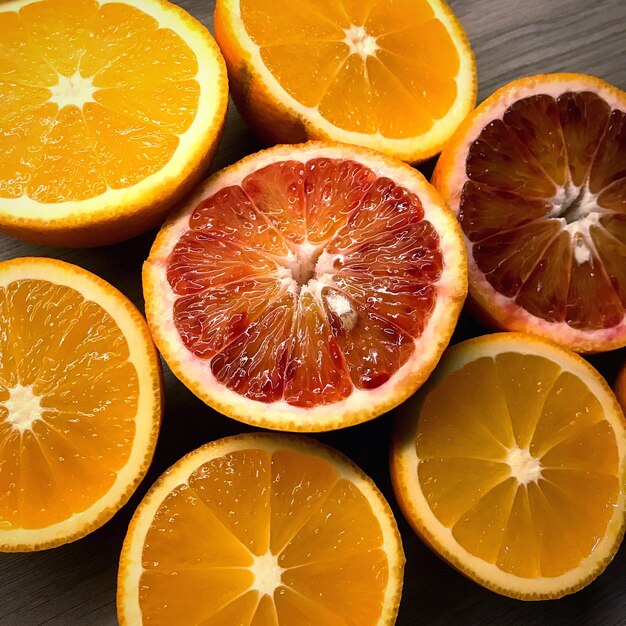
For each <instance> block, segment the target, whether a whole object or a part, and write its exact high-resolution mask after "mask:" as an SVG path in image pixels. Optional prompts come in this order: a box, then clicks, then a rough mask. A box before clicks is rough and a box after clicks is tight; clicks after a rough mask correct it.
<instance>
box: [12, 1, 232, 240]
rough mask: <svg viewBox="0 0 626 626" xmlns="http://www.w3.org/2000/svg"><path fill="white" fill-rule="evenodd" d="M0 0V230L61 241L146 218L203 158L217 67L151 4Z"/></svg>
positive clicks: (214, 122)
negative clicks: (0, 153) (1, 155)
mask: <svg viewBox="0 0 626 626" xmlns="http://www.w3.org/2000/svg"><path fill="white" fill-rule="evenodd" d="M136 4H137V3H134V2H128V1H124V0H121V1H120V2H97V1H96V0H13V1H11V2H4V3H2V6H0V151H1V152H2V153H3V159H2V163H1V164H0V228H1V229H3V230H6V231H7V232H8V233H10V234H13V235H15V236H18V237H23V238H26V239H29V240H33V241H37V242H42V243H46V244H53V245H60V246H92V245H100V244H104V243H112V242H114V241H121V240H123V239H127V238H129V237H132V236H134V235H137V234H139V233H141V232H143V231H145V230H147V229H149V228H151V227H154V226H157V225H158V224H159V223H160V222H161V221H162V220H163V217H164V215H165V213H166V211H167V209H168V208H169V207H170V206H171V205H172V203H173V202H174V201H176V200H177V199H179V198H180V197H181V196H182V195H183V194H184V193H185V192H186V191H187V190H188V189H189V188H190V187H191V185H193V183H195V182H196V181H197V180H198V178H199V177H200V176H201V175H202V174H203V173H204V171H205V169H206V168H207V167H208V164H209V162H210V159H211V158H212V156H213V153H214V152H215V149H216V147H217V141H218V138H219V135H220V132H221V128H222V124H223V121H224V117H225V115H226V105H227V100H228V88H227V79H226V68H225V65H224V61H223V59H222V57H221V54H220V52H219V49H218V47H217V45H216V43H215V42H214V41H213V39H212V37H211V35H210V34H209V33H208V31H207V30H206V29H205V28H204V26H202V24H200V23H199V22H197V21H196V20H195V19H193V18H192V17H191V16H190V15H189V14H187V13H186V12H185V11H183V10H182V9H180V8H179V7H177V6H175V5H173V4H170V3H169V2H165V1H164V0H145V1H144V2H141V3H140V7H139V6H136Z"/></svg>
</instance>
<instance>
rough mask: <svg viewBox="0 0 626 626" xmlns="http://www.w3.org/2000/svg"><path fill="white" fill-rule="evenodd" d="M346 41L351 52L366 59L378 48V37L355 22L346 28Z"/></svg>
mask: <svg viewBox="0 0 626 626" xmlns="http://www.w3.org/2000/svg"><path fill="white" fill-rule="evenodd" d="M345 34H346V36H345V39H344V42H345V43H346V45H347V46H348V49H349V50H350V54H358V55H359V56H360V57H361V58H363V59H365V58H367V57H368V56H370V55H371V56H374V55H375V54H376V50H378V44H377V43H376V37H372V35H369V34H368V33H367V31H366V30H365V28H364V27H363V26H356V25H355V24H353V25H352V26H350V27H349V28H346V30H345Z"/></svg>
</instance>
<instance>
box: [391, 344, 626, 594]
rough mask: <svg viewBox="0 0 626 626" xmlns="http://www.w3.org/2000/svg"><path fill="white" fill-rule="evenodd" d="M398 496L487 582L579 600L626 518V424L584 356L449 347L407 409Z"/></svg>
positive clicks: (454, 560) (425, 533)
mask: <svg viewBox="0 0 626 626" xmlns="http://www.w3.org/2000/svg"><path fill="white" fill-rule="evenodd" d="M391 469H392V478H393V484H394V490H395V492H396V496H397V497H398V501H399V503H400V505H401V508H402V510H403V512H404V514H405V516H406V517H407V519H408V521H409V523H410V524H411V525H412V527H413V528H414V530H415V531H416V532H417V533H418V534H419V535H420V536H421V537H422V538H423V539H424V540H425V541H426V542H427V543H428V544H429V545H430V546H431V547H432V548H433V549H434V550H435V551H436V552H437V553H439V555H440V556H442V557H443V558H444V559H445V560H446V561H448V562H449V563H450V564H451V565H453V566H454V567H456V568H457V569H458V570H460V571H461V572H463V573H464V574H466V575H467V576H469V577H470V578H472V579H474V580H475V581H476V582H478V583H480V584H481V585H483V586H485V587H487V588H489V589H492V590H493V591H497V592H498V593H501V594H503V595H507V596H511V597H516V598H520V599H524V600H539V599H549V598H559V597H561V596H563V595H566V594H569V593H573V592H575V591H578V590H579V589H580V588H582V587H584V586H585V585H587V584H589V583H590V582H591V581H592V580H594V579H595V578H596V577H597V576H599V575H600V574H601V573H602V571H603V570H604V568H605V567H606V566H607V565H608V563H609V562H610V561H611V559H612V558H613V556H614V555H615V553H616V552H617V549H618V548H619V545H620V543H621V541H622V537H623V534H624V527H625V523H626V508H625V506H626V420H625V419H624V414H623V413H622V411H621V410H620V407H619V405H618V403H617V401H616V399H615V396H614V395H613V393H612V392H611V390H610V389H609V387H608V386H607V384H606V382H605V381H604V379H603V378H602V377H601V376H600V374H599V373H598V372H597V371H596V370H595V369H594V368H593V367H592V366H591V365H589V363H587V362H586V361H584V360H583V359H582V358H581V357H579V356H578V355H576V354H574V353H572V352H570V351H566V350H563V349H562V348H559V347H558V346H556V345H554V344H552V343H548V342H547V341H545V340H543V339H539V338H535V337H532V336H530V335H522V334H518V333H499V334H495V335H485V336H483V337H479V338H476V339H471V340H469V341H465V342H463V343H462V344H459V345H457V346H454V347H452V348H450V349H449V350H448V351H447V352H446V354H444V356H443V357H442V359H441V362H440V364H439V366H438V367H437V369H436V370H435V373H434V374H433V376H432V377H431V378H430V379H429V381H428V383H427V384H426V385H424V387H422V389H421V390H420V391H419V392H418V393H417V394H416V395H415V396H414V398H413V399H412V400H411V401H410V402H408V403H407V404H406V405H405V406H404V407H403V413H402V415H401V417H400V419H399V421H398V423H397V425H396V432H395V434H394V441H393V445H392V451H391Z"/></svg>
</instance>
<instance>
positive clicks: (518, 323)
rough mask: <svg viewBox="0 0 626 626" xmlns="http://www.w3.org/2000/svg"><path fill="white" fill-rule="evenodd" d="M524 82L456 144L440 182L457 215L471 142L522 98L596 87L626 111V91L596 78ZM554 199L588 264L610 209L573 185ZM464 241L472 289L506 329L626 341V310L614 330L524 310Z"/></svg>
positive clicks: (579, 340)
mask: <svg viewBox="0 0 626 626" xmlns="http://www.w3.org/2000/svg"><path fill="white" fill-rule="evenodd" d="M523 80H524V81H525V82H524V84H519V85H516V86H515V87H511V88H509V89H507V90H506V92H503V93H502V95H501V97H499V99H498V100H497V101H495V100H494V101H493V102H491V103H490V106H487V107H485V108H482V109H481V107H479V109H477V111H478V113H477V114H473V115H474V117H473V119H472V125H471V127H470V128H469V129H468V131H467V132H466V134H465V135H464V136H463V139H462V141H461V142H460V143H459V144H458V146H455V148H456V149H455V151H454V160H453V161H452V160H450V162H447V163H446V168H445V173H443V174H442V176H441V177H440V180H439V182H438V183H437V186H438V188H439V189H440V191H441V192H442V194H443V195H444V198H445V199H446V201H447V203H448V206H449V207H450V208H451V209H452V211H453V212H454V214H455V215H457V216H458V215H459V212H460V202H461V194H462V190H463V186H464V184H465V182H466V181H467V175H466V170H465V163H466V160H467V155H468V152H469V149H470V147H471V145H472V144H473V142H474V141H475V140H476V139H477V138H478V136H479V135H480V134H481V132H482V131H483V129H484V128H485V126H486V125H487V124H488V123H489V122H491V121H492V120H497V119H502V118H503V116H504V113H505V111H506V110H507V109H508V108H509V107H510V106H511V105H512V104H514V103H515V102H517V101H518V100H521V99H523V98H526V97H529V96H532V95H536V94H546V95H548V96H551V97H553V98H555V99H556V98H558V97H559V96H560V95H562V94H563V93H564V92H566V91H575V92H580V91H591V92H595V93H596V94H597V95H599V96H600V97H601V98H603V99H604V100H605V101H606V102H607V104H608V105H609V107H610V108H611V109H612V110H613V109H617V110H620V111H626V95H625V94H624V93H623V92H622V91H620V90H619V89H617V88H615V87H613V86H611V85H609V84H608V83H602V82H601V83H598V82H597V80H596V79H594V78H593V77H586V76H584V75H574V77H573V78H572V75H568V74H563V75H559V74H555V75H552V76H550V77H549V79H546V77H545V76H540V77H538V78H537V79H536V80H532V79H523ZM440 160H441V159H440ZM581 191H582V199H581V202H580V204H579V206H578V208H577V209H576V211H575V212H574V214H573V215H572V216H571V217H570V219H571V218H572V217H573V218H574V219H573V221H571V222H570V223H569V224H568V223H567V220H566V219H564V218H563V217H560V215H561V213H562V212H563V210H564V209H566V208H567V207H568V206H569V205H570V204H571V202H572V201H573V200H574V199H575V198H576V197H577V196H578V194H579V193H580V192H581ZM549 201H550V202H551V203H552V205H553V208H552V211H551V212H550V214H549V216H548V217H549V218H551V219H556V220H558V221H559V222H560V225H561V231H560V232H567V233H568V234H569V235H570V237H571V240H572V243H573V251H574V259H575V260H576V262H578V263H579V264H582V263H584V262H585V261H587V260H588V259H589V258H590V256H591V252H595V247H594V243H593V240H592V239H591V236H590V234H589V230H590V227H592V226H595V225H598V224H599V221H598V220H599V218H600V217H601V216H602V215H604V214H606V213H607V212H609V211H607V210H606V209H604V208H603V207H601V206H599V205H598V204H597V203H596V196H595V195H594V194H592V193H591V192H590V191H589V190H588V188H586V187H585V188H584V189H582V190H581V189H580V188H577V187H575V186H574V185H572V184H571V183H570V184H569V185H568V186H567V187H558V188H557V192H556V194H555V195H554V197H553V198H551V199H549ZM464 239H465V244H466V248H467V250H468V269H469V278H470V293H471V294H472V295H473V297H474V298H475V299H476V300H477V302H478V303H479V304H480V305H481V307H482V308H484V309H485V310H488V311H489V313H490V315H492V316H493V317H494V318H495V320H496V322H497V323H498V324H499V327H500V328H507V329H511V330H516V331H520V332H532V333H535V334H539V335H541V336H544V337H546V338H548V339H552V340H553V341H557V342H559V343H560V344H562V345H564V346H576V348H575V349H576V350H578V351H580V352H594V351H597V350H607V349H612V348H617V347H619V346H622V345H625V344H626V314H625V315H624V317H623V319H622V320H621V321H620V322H619V324H617V325H615V326H613V327H611V328H600V329H595V330H581V329H577V328H574V327H572V326H570V325H569V324H567V323H566V322H548V321H546V320H544V319H542V318H539V317H536V316H534V315H532V314H531V313H529V312H528V311H526V310H525V309H523V308H521V307H520V306H519V305H518V304H517V303H516V302H515V297H508V296H505V295H503V294H501V293H500V292H498V291H496V290H495V289H494V288H493V287H492V285H491V283H489V281H488V280H487V278H486V277H485V275H484V274H483V273H482V271H481V270H480V268H479V267H478V265H477V263H476V261H475V260H474V257H473V254H472V249H473V244H472V242H471V241H470V240H469V238H468V237H467V236H465V234H464ZM609 346H610V347H609Z"/></svg>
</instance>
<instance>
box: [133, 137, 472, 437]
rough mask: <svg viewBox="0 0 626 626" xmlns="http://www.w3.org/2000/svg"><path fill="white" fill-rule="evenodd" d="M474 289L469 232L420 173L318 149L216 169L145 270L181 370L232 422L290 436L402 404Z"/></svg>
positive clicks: (291, 149)
mask: <svg viewBox="0 0 626 626" xmlns="http://www.w3.org/2000/svg"><path fill="white" fill-rule="evenodd" d="M465 290H466V277H465V258H464V247H463V242H462V240H461V237H460V234H459V232H458V225H457V223H456V221H455V220H454V217H453V216H452V215H451V214H450V212H449V211H448V210H447V208H446V207H445V205H444V204H443V203H442V202H441V200H440V198H439V197H438V195H437V193H436V191H435V190H434V189H433V188H432V187H431V186H430V185H429V184H428V183H427V182H426V181H425V180H424V179H423V177H422V176H421V175H420V174H419V173H418V172H416V171H415V170H414V169H412V168H410V167H408V166H407V165H405V164H403V163H401V162H400V161H396V160H395V159H389V158H387V157H384V156H382V155H379V154H377V153H374V152H372V151H369V150H366V149H363V148H357V147H352V146H343V145H340V144H334V145H333V144H323V143H315V142H311V143H308V144H303V145H300V146H277V147H275V148H272V149H270V150H266V151H263V152H259V153H258V154H256V155H252V156H250V157H248V158H246V159H244V160H243V161H240V162H239V163H236V164H235V165H233V166H231V167H229V168H226V169H225V170H222V171H221V172H218V173H217V174H216V175H214V176H213V177H212V178H210V179H209V180H208V181H207V183H206V184H205V185H204V187H203V188H202V189H200V190H199V191H198V193H197V194H196V195H195V196H194V197H193V198H191V199H190V200H189V201H188V202H187V203H186V204H185V206H183V207H182V208H181V210H180V211H178V212H177V213H176V214H175V215H173V216H172V217H171V218H170V220H169V221H168V222H167V223H166V225H165V226H164V227H163V229H162V230H161V232H160V233H159V236H158V237H157V240H156V241H155V244H154V246H153V248H152V251H151V253H150V257H149V258H148V260H147V262H146V264H145V265H144V292H145V300H146V311H147V315H148V321H149V324H150V326H151V330H152V332H153V336H154V337H155V340H156V342H157V345H158V347H159V349H160V350H161V353H162V354H163V356H164V358H165V359H166V361H167V362H168V364H169V366H170V368H171V369H172V371H173V372H174V373H175V374H176V375H177V376H178V377H179V378H180V379H181V380H182V381H183V382H184V383H185V384H186V385H187V386H188V387H189V388H190V389H191V390H192V391H193V392H194V393H195V394H196V395H198V396H199V397H200V398H202V399H203V400H204V401H205V402H207V403H208V404H210V405H212V406H214V407H215V408H216V409H218V410H219V411H221V412H222V413H225V414H226V415H229V416H230V417H234V418H236V419H239V420H241V421H244V422H248V423H253V424H257V425H261V426H264V427H268V428H276V429H282V430H308V431H315V430H330V429H333V428H340V427H343V426H348V425H350V424H354V423H358V422H362V421H365V420H368V419H372V418H373V417H376V416H377V415H380V414H381V413H383V412H385V411H387V410H389V409H391V408H392V407H394V406H396V405H397V404H399V403H400V402H402V401H403V400H404V399H405V398H407V397H408V396H409V395H411V394H412V393H413V392H414V391H415V389H416V388H417V387H418V386H419V385H420V384H421V383H422V382H423V381H424V380H425V379H426V378H427V376H428V374H429V373H430V371H431V370H432V368H433V367H434V366H435V364H436V362H437V360H438V358H439V356H440V354H441V352H442V350H443V349H444V348H445V346H446V344H447V342H448V341H449V339H450V336H451V334H452V331H453V329H454V325H455V323H456V320H457V317H458V314H459V310H460V307H461V305H462V302H463V299H464V296H465Z"/></svg>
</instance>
